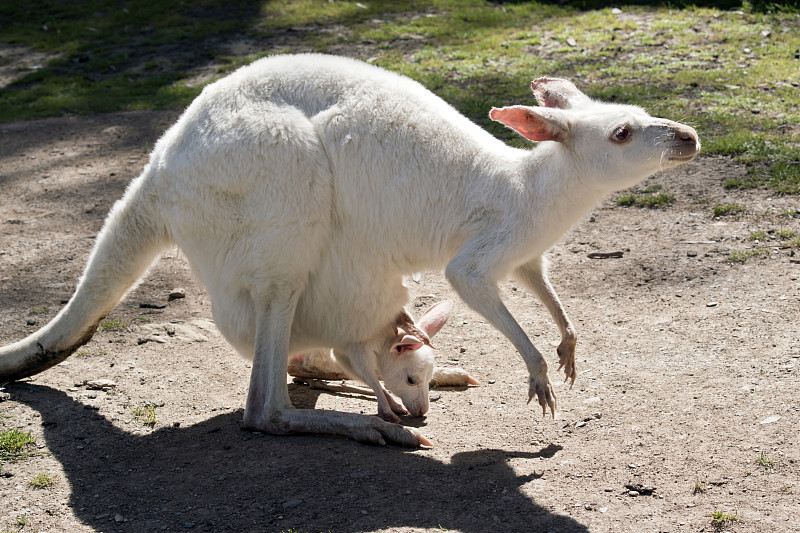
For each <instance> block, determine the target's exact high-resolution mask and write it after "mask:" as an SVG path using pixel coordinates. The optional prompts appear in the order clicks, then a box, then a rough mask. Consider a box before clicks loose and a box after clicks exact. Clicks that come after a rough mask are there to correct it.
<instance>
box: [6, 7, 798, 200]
mask: <svg viewBox="0 0 800 533" xmlns="http://www.w3.org/2000/svg"><path fill="white" fill-rule="evenodd" d="M638 4H642V3H641V2H634V3H631V4H626V3H622V4H620V5H618V6H616V7H620V8H622V11H623V14H622V15H617V14H615V13H613V12H612V10H611V8H610V7H607V6H608V5H607V3H601V2H596V1H588V0H585V1H576V2H561V3H556V2H549V1H547V2H545V1H541V2H534V1H531V2H494V1H490V0H431V1H430V2H425V3H420V2H416V1H413V0H398V1H396V2H352V1H339V2H324V1H316V0H272V1H270V2H252V1H250V0H228V1H227V2H225V3H224V4H223V3H221V2H218V1H216V0H198V1H196V2H186V1H184V0H160V1H159V2H146V1H144V0H131V1H128V2H125V3H124V5H123V4H119V5H117V4H116V3H110V2H108V0H85V1H83V2H52V1H49V0H28V1H26V2H17V3H14V2H5V3H3V4H2V5H0V19H2V20H4V21H8V23H4V24H3V32H2V35H0V42H3V43H7V44H13V45H16V46H26V47H30V48H33V49H35V50H36V51H38V52H42V53H45V54H47V57H48V59H46V60H44V61H43V64H42V66H41V68H31V69H28V70H22V71H19V72H18V73H19V78H18V79H17V80H16V81H15V82H13V83H12V84H10V85H8V86H6V87H2V88H0V121H13V120H25V119H30V118H36V117H45V116H58V115H63V114H86V113H101V112H109V111H120V110H137V109H167V108H179V107H183V106H185V105H187V104H188V103H189V102H190V101H191V100H192V99H193V98H194V97H195V96H196V95H197V94H198V93H199V92H200V89H201V85H202V82H198V81H196V80H197V79H198V77H197V75H198V73H199V72H201V71H202V72H205V73H208V72H210V73H211V76H210V77H211V79H213V78H214V77H219V76H222V75H225V74H226V73H228V72H230V71H231V70H232V69H234V68H236V67H238V66H240V65H242V64H245V63H248V62H250V61H252V60H253V59H255V58H257V57H259V56H261V55H265V54H266V53H282V52H291V51H295V50H298V49H301V48H302V49H304V50H315V51H320V52H339V53H341V51H344V53H346V54H347V53H349V54H351V55H358V56H361V58H362V59H367V58H374V62H375V63H377V64H378V65H381V66H383V67H386V68H389V69H391V70H394V71H397V72H401V73H403V74H406V75H409V76H410V77H412V78H414V79H416V80H418V81H420V82H421V83H423V84H424V85H426V86H427V87H428V88H429V89H431V90H433V91H434V92H436V93H437V94H439V95H440V96H442V97H443V98H444V99H445V100H447V101H448V102H450V103H452V104H453V105H454V106H456V107H457V108H458V109H459V110H461V111H462V112H463V113H465V114H466V115H467V116H468V117H470V118H472V119H473V120H475V121H476V122H478V123H479V124H481V125H483V126H487V127H488V128H489V129H490V131H492V132H493V133H494V134H495V135H498V136H500V137H502V138H505V139H508V140H509V141H510V142H513V143H518V144H520V145H523V144H524V142H523V141H520V140H519V139H516V138H515V137H514V135H513V134H512V133H509V132H508V131H506V129H505V128H503V127H502V126H498V125H495V124H492V123H491V121H490V120H489V119H488V118H487V116H486V115H487V112H488V110H489V108H490V107H491V106H493V105H494V106H501V105H508V104H515V103H520V104H526V103H530V102H531V101H532V97H531V95H530V92H529V89H528V88H529V85H530V80H531V79H532V78H533V77H535V76H541V75H548V76H561V77H565V78H575V79H578V80H581V88H582V89H585V90H586V92H587V93H588V94H589V95H590V96H593V97H596V98H603V99H608V100H615V101H620V102H626V103H632V104H638V105H642V106H644V107H645V108H647V109H648V110H649V111H651V112H652V113H653V114H656V115H661V116H666V117H667V118H672V119H677V120H682V121H685V122H689V123H691V124H692V125H693V126H695V127H696V128H697V129H698V131H699V132H700V136H701V138H702V141H703V147H704V152H706V153H713V154H725V155H729V156H732V157H735V158H737V160H738V161H739V162H741V163H742V164H745V165H746V166H747V168H748V173H747V176H746V177H744V178H741V179H738V180H732V181H730V182H728V183H727V184H726V186H729V187H735V188H741V187H769V188H771V189H774V190H775V191H777V192H779V193H783V194H798V193H800V168H798V167H800V165H798V161H800V137H799V136H798V134H797V133H796V131H795V130H794V129H793V128H791V127H788V126H787V125H792V124H798V123H800V91H798V90H797V87H795V86H794V85H792V82H796V79H797V75H796V73H797V61H798V58H797V57H796V51H797V50H800V32H796V31H790V30H791V28H795V27H796V25H797V14H798V11H799V10H800V8H799V7H798V5H800V2H798V1H796V0H792V1H789V2H780V3H771V2H765V1H764V2H762V1H756V2H744V3H741V2H737V3H725V2H720V3H711V4H709V3H704V4H703V5H702V6H697V5H689V4H688V3H687V2H680V1H679V2H677V3H675V2H670V3H664V4H661V3H650V2H648V3H644V4H645V5H638ZM234 41H235V42H244V43H245V44H247V45H249V46H242V47H241V50H242V51H237V50H234V49H232V48H231V46H230V43H231V42H234ZM251 50H264V52H255V53H254V52H252V51H251ZM654 50H658V54H657V55H655V56H654V52H653V51H654ZM202 79H203V80H204V81H206V80H208V79H209V77H208V76H206V77H204V78H202ZM204 81H203V82H204ZM476 88H477V89H476Z"/></svg>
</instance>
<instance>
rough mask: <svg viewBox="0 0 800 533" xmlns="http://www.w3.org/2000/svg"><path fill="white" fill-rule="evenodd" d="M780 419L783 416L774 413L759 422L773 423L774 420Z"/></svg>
mask: <svg viewBox="0 0 800 533" xmlns="http://www.w3.org/2000/svg"><path fill="white" fill-rule="evenodd" d="M780 419H781V417H780V416H779V415H772V416H768V417H767V418H765V419H764V420H762V421H761V422H759V424H772V423H773V422H777V421H778V420H780Z"/></svg>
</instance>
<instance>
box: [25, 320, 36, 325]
mask: <svg viewBox="0 0 800 533" xmlns="http://www.w3.org/2000/svg"><path fill="white" fill-rule="evenodd" d="M25 323H26V324H28V325H29V326H35V325H36V319H35V318H29V319H28V320H26V321H25Z"/></svg>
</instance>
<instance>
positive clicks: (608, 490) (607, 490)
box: [603, 487, 614, 492]
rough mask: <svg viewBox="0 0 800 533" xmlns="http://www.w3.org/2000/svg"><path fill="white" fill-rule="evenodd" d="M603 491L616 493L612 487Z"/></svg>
mask: <svg viewBox="0 0 800 533" xmlns="http://www.w3.org/2000/svg"><path fill="white" fill-rule="evenodd" d="M603 490H604V491H605V492H614V489H612V488H611V487H606V488H604V489H603Z"/></svg>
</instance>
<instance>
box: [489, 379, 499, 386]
mask: <svg viewBox="0 0 800 533" xmlns="http://www.w3.org/2000/svg"><path fill="white" fill-rule="evenodd" d="M495 383H497V380H496V379H490V380H489V385H494V384H495Z"/></svg>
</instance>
